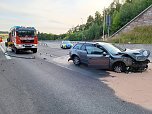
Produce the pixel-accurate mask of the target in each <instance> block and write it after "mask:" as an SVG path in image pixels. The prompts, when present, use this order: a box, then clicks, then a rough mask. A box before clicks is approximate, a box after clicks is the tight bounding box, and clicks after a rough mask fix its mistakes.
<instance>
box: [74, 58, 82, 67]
mask: <svg viewBox="0 0 152 114" xmlns="http://www.w3.org/2000/svg"><path fill="white" fill-rule="evenodd" d="M73 63H74V64H75V65H77V66H78V65H80V64H81V62H80V58H79V57H78V56H74V57H73Z"/></svg>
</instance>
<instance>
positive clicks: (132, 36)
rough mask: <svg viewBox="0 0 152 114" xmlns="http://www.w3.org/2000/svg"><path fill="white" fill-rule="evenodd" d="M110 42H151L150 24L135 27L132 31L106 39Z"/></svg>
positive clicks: (151, 29)
mask: <svg viewBox="0 0 152 114" xmlns="http://www.w3.org/2000/svg"><path fill="white" fill-rule="evenodd" d="M108 42H111V43H132V44H152V26H142V27H135V28H134V29H133V30H132V31H130V32H127V33H122V34H120V35H118V36H116V37H115V38H112V39H110V40H108Z"/></svg>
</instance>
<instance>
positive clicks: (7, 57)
mask: <svg viewBox="0 0 152 114" xmlns="http://www.w3.org/2000/svg"><path fill="white" fill-rule="evenodd" d="M0 48H1V50H2V52H3V53H4V54H5V53H6V52H5V50H4V48H3V47H2V46H1V45H0ZM5 57H6V59H11V57H10V56H8V55H6V54H5Z"/></svg>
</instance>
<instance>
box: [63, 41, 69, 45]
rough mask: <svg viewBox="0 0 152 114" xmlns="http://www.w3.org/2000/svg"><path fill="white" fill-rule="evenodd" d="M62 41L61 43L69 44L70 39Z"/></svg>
mask: <svg viewBox="0 0 152 114" xmlns="http://www.w3.org/2000/svg"><path fill="white" fill-rule="evenodd" d="M62 43H63V44H69V43H70V41H63V42H62Z"/></svg>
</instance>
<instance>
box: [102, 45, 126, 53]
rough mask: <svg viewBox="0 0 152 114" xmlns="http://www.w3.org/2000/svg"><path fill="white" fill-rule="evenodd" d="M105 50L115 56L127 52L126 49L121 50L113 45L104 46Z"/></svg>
mask: <svg viewBox="0 0 152 114" xmlns="http://www.w3.org/2000/svg"><path fill="white" fill-rule="evenodd" d="M103 46H104V48H105V49H107V50H108V52H110V53H111V54H113V55H116V54H119V52H123V51H125V50H124V49H122V48H120V47H119V46H116V45H113V44H104V45H103Z"/></svg>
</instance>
